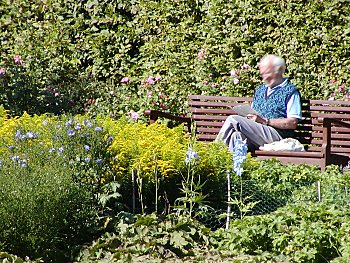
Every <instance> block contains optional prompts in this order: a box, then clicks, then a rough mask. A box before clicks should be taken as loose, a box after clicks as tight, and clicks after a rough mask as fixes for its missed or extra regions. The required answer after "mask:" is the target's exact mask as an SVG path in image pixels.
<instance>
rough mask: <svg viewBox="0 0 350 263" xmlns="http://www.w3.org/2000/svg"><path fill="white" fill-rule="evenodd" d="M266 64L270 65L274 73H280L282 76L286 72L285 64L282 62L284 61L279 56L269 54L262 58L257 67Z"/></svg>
mask: <svg viewBox="0 0 350 263" xmlns="http://www.w3.org/2000/svg"><path fill="white" fill-rule="evenodd" d="M268 64H272V66H273V67H274V69H275V72H276V73H277V72H281V73H282V74H283V73H284V71H285V70H286V63H285V62H284V59H283V58H281V57H279V56H276V55H272V54H269V55H265V56H264V57H262V58H261V60H260V63H259V66H260V65H268Z"/></svg>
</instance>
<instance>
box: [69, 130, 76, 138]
mask: <svg viewBox="0 0 350 263" xmlns="http://www.w3.org/2000/svg"><path fill="white" fill-rule="evenodd" d="M67 133H68V136H69V137H73V136H74V135H75V132H74V131H73V130H68V131H67Z"/></svg>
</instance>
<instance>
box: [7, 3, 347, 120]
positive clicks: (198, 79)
mask: <svg viewBox="0 0 350 263" xmlns="http://www.w3.org/2000/svg"><path fill="white" fill-rule="evenodd" d="M349 13H350V7H349V5H348V4H347V2H346V1H344V0H331V1H316V2H305V1H302V0H293V1H288V2H286V1H282V0H278V1H274V2H271V1H268V0H259V1H253V0H246V1H229V2H228V1H223V0H210V1H197V0H190V1H182V0H179V1H172V0H162V1H142V0H133V1H125V0H123V1H103V0H96V1H85V2H84V1H80V2H79V1H78V2H77V1H73V0H68V1H61V0H60V1H54V2H52V1H48V0H45V1H40V2H35V3H33V2H32V1H29V0H21V1H19V0H15V1H2V2H1V9H0V29H1V30H0V41H1V46H0V53H1V57H0V72H1V73H0V99H1V101H2V102H3V104H4V105H5V107H6V108H7V109H9V110H10V113H11V114H14V115H21V114H22V113H23V112H24V111H27V112H29V113H30V114H33V113H44V112H53V113H64V112H82V111H87V110H90V111H91V112H93V113H94V114H98V113H107V114H110V115H112V116H115V117H119V116H122V115H125V114H126V113H128V112H130V111H132V110H133V111H135V112H138V113H139V114H140V115H142V113H143V111H144V110H145V109H148V108H153V109H160V108H161V109H166V110H167V111H169V112H171V113H185V112H186V108H187V105H186V98H187V95H188V94H190V93H196V94H212V95H237V96H247V95H252V94H253V90H254V88H255V87H256V86H257V85H258V84H259V83H260V82H261V80H260V77H259V74H258V70H257V67H256V64H257V62H258V60H259V59H260V58H261V57H262V56H263V55H265V54H267V53H276V54H278V55H281V56H282V57H283V58H285V60H286V62H287V64H288V71H287V76H288V77H289V78H290V79H291V80H292V81H293V83H295V84H296V85H297V86H298V87H299V88H300V90H301V93H302V95H303V96H304V97H306V98H329V97H336V98H340V99H343V98H344V97H345V98H348V95H347V93H348V86H350V84H349V78H348V77H349V73H348V72H349V67H350V64H349V59H348V55H349V51H348V48H347V42H348V41H349V26H348V24H349V23H348V22H349ZM17 55H19V56H20V57H18V56H17ZM15 58H16V61H15ZM19 58H20V59H19ZM18 59H19V60H18ZM233 70H234V71H233ZM157 76H158V78H157V81H154V80H155V78H156V77H157ZM123 77H128V78H129V80H128V81H127V82H125V81H123V82H121V80H122V79H123ZM150 77H153V80H152V81H149V80H150ZM151 79H152V78H151ZM342 86H344V87H342ZM340 87H342V88H340ZM140 118H141V119H142V120H144V118H143V116H140Z"/></svg>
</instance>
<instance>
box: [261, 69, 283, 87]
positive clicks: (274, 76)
mask: <svg viewBox="0 0 350 263" xmlns="http://www.w3.org/2000/svg"><path fill="white" fill-rule="evenodd" d="M259 70H260V76H261V78H262V80H263V81H264V82H265V83H266V85H267V86H269V87H270V88H273V87H274V86H276V85H277V84H279V82H280V79H281V77H282V76H281V74H280V73H279V72H276V70H275V68H274V66H273V65H271V64H264V65H260V66H259Z"/></svg>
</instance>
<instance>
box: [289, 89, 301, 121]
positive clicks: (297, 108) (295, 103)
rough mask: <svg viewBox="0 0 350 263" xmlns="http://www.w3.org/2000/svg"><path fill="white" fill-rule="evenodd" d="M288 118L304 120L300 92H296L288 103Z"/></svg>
mask: <svg viewBox="0 0 350 263" xmlns="http://www.w3.org/2000/svg"><path fill="white" fill-rule="evenodd" d="M287 118H297V119H299V120H302V119H303V117H302V112H301V103H300V95H299V92H297V91H296V92H294V93H293V94H292V95H291V96H290V98H289V101H288V103H287Z"/></svg>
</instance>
